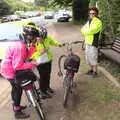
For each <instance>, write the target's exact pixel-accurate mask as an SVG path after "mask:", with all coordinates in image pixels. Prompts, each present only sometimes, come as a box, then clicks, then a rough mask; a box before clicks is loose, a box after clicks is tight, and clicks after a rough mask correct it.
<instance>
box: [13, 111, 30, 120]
mask: <svg viewBox="0 0 120 120" xmlns="http://www.w3.org/2000/svg"><path fill="white" fill-rule="evenodd" d="M29 117H30V115H29V114H26V113H23V112H22V111H21V110H17V111H15V118H16V119H25V118H29Z"/></svg>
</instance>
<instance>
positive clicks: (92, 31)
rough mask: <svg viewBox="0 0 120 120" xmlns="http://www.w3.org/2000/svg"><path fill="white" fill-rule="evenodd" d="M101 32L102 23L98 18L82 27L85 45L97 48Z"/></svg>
mask: <svg viewBox="0 0 120 120" xmlns="http://www.w3.org/2000/svg"><path fill="white" fill-rule="evenodd" d="M101 30H102V22H101V20H100V19H99V18H97V17H94V18H93V19H92V21H91V22H89V21H87V23H86V24H85V25H84V26H83V27H82V29H81V33H82V34H83V35H84V36H85V44H88V45H93V46H96V47H97V46H98V37H99V33H100V31H101Z"/></svg>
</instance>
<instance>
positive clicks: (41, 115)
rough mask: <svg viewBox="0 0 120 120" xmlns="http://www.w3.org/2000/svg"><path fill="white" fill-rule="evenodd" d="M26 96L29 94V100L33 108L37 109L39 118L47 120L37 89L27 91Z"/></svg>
mask: <svg viewBox="0 0 120 120" xmlns="http://www.w3.org/2000/svg"><path fill="white" fill-rule="evenodd" d="M26 94H27V98H28V100H29V101H30V102H31V103H32V105H33V107H34V108H35V110H36V112H37V114H38V116H39V119H40V120H46V119H45V115H44V112H43V108H42V104H41V102H40V101H39V99H38V97H37V96H38V93H37V91H36V90H35V89H31V90H27V91H26ZM36 95H37V96H36Z"/></svg>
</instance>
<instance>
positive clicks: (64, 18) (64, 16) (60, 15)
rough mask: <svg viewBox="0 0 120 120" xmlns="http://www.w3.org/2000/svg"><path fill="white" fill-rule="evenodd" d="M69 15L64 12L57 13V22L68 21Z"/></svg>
mask: <svg viewBox="0 0 120 120" xmlns="http://www.w3.org/2000/svg"><path fill="white" fill-rule="evenodd" d="M70 18H71V16H70V15H69V14H67V13H65V12H61V13H58V14H57V16H56V19H57V22H68V21H69V19H70Z"/></svg>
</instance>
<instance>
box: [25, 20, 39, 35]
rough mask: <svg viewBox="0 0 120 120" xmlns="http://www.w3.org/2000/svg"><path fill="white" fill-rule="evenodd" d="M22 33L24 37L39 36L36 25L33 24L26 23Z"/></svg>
mask: <svg viewBox="0 0 120 120" xmlns="http://www.w3.org/2000/svg"><path fill="white" fill-rule="evenodd" d="M23 33H24V34H25V35H30V36H36V37H37V36H39V29H38V27H37V25H36V24H35V23H33V22H29V23H27V25H24V26H23Z"/></svg>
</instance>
